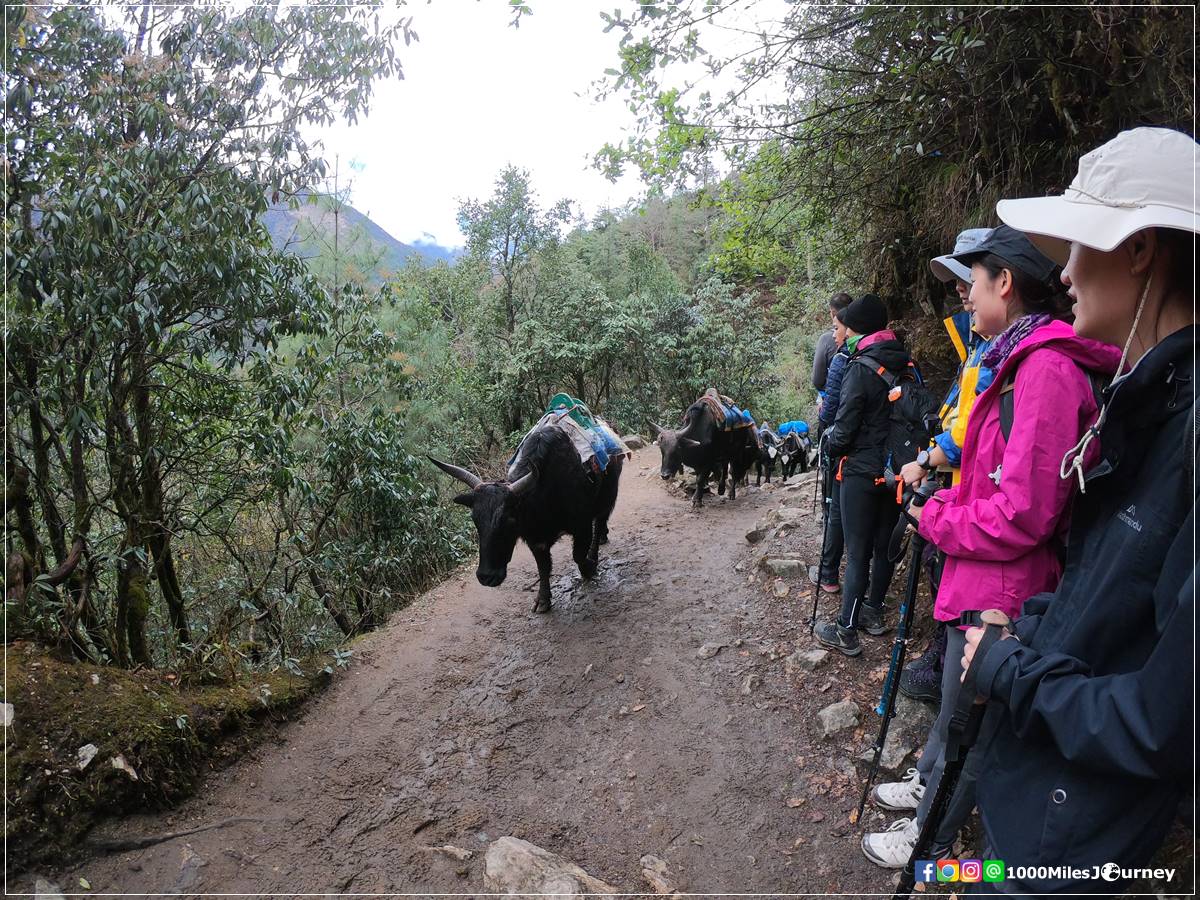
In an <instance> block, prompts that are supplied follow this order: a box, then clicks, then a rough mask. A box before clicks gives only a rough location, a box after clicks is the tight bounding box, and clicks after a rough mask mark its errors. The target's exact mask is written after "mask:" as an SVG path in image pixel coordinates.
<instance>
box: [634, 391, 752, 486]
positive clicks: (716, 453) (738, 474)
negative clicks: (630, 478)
mask: <svg viewBox="0 0 1200 900" xmlns="http://www.w3.org/2000/svg"><path fill="white" fill-rule="evenodd" d="M654 430H655V432H656V434H657V439H658V449H659V452H660V453H661V454H662V468H661V470H660V472H659V474H660V475H661V476H662V479H663V481H670V480H671V479H672V478H674V477H675V476H676V475H678V474H679V473H680V472H681V471H683V467H684V466H688V467H689V468H691V469H694V470H695V472H696V490H695V493H694V494H693V495H692V508H693V509H700V508H701V506H703V498H704V491H705V488H706V487H707V485H708V480H709V478H711V477H712V476H713V475H716V476H717V478H718V485H717V493H718V494H724V493H725V488H726V485H727V484H728V487H729V499H730V500H736V499H737V488H738V485H739V484H741V483H742V481H743V480H744V479H745V477H746V473H747V472H748V471H749V469H750V467H751V466H752V465H754V463H755V461H756V460H757V459H758V450H759V444H758V441H757V439H756V437H755V430H754V428H752V427H748V428H735V429H733V430H732V431H723V430H722V429H721V428H720V427H718V425H717V422H716V420H715V419H714V418H713V414H712V411H711V409H709V407H708V405H707V404H705V403H703V402H701V401H696V402H695V403H693V404H692V405H691V406H689V407H688V409H687V412H686V413H684V416H683V427H682V428H679V429H675V430H672V429H669V428H663V427H662V426H661V425H655V426H654Z"/></svg>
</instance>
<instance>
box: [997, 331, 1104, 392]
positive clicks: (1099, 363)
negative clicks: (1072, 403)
mask: <svg viewBox="0 0 1200 900" xmlns="http://www.w3.org/2000/svg"><path fill="white" fill-rule="evenodd" d="M1041 347H1049V348H1051V349H1052V350H1056V351H1057V352H1059V353H1061V354H1063V355H1064V356H1067V357H1069V358H1070V359H1072V360H1073V361H1074V362H1075V363H1076V364H1077V365H1078V366H1079V367H1080V368H1081V369H1084V370H1086V371H1089V372H1095V373H1097V374H1099V375H1106V376H1112V375H1114V374H1116V371H1117V363H1118V362H1120V361H1121V351H1120V349H1118V348H1117V347H1114V346H1113V345H1112V344H1104V343H1101V342H1100V341H1093V340H1092V339H1091V338H1085V337H1080V336H1079V335H1077V334H1076V333H1075V329H1074V328H1072V327H1071V326H1070V325H1068V324H1067V323H1066V322H1063V321H1061V320H1059V319H1054V320H1053V321H1050V322H1047V323H1046V324H1045V325H1042V326H1040V327H1038V328H1035V329H1034V330H1033V333H1032V334H1030V335H1029V336H1028V337H1027V338H1025V340H1023V341H1021V343H1019V344H1017V346H1016V347H1014V348H1013V351H1012V353H1010V354H1009V356H1008V359H1006V360H1004V362H1003V363H1001V364H1000V369H999V370H998V371H997V372H996V377H995V378H994V379H993V381H994V382H995V383H997V384H1003V383H1004V382H1005V380H1006V379H1007V378H1008V377H1009V376H1010V375H1011V374H1012V371H1013V369H1014V368H1016V366H1017V364H1018V363H1019V362H1020V361H1021V360H1022V359H1024V358H1025V357H1026V356H1028V355H1029V354H1030V353H1032V352H1033V351H1034V350H1037V349H1039V348H1041Z"/></svg>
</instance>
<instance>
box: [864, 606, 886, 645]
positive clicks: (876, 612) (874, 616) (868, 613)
mask: <svg viewBox="0 0 1200 900" xmlns="http://www.w3.org/2000/svg"><path fill="white" fill-rule="evenodd" d="M858 627H859V628H861V629H862V630H863V631H865V632H866V633H867V634H872V635H874V636H875V637H879V635H881V634H887V633H888V632H889V631H891V630H892V629H891V628H890V627H889V626H887V625H885V624H884V623H883V607H881V606H867V605H866V604H865V603H864V604H863V606H862V608H861V609H860V610H859V611H858Z"/></svg>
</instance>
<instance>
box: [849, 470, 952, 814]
mask: <svg viewBox="0 0 1200 900" xmlns="http://www.w3.org/2000/svg"><path fill="white" fill-rule="evenodd" d="M926 485H929V487H928V488H926ZM933 489H934V486H933V485H930V483H929V482H925V484H923V485H921V487H920V488H919V489H917V490H916V491H909V492H908V498H907V502H906V507H907V505H910V504H911V505H915V506H924V505H925V501H926V500H928V499H929V497H930V496H932V494H933ZM915 522H916V519H914V518H912V517H911V516H910V515H909V513H908V509H907V508H904V509H903V510H902V512H901V516H900V521H898V522H897V523H896V527H895V528H894V529H893V530H892V540H891V543H890V544H889V546H888V560H889V561H890V562H893V563H895V562H897V561H898V560H899V559H900V557H901V556H902V555H903V554H904V533H905V531H907V530H908V526H909V525H910V524H913V523H915ZM909 543H910V545H911V548H912V551H911V553H910V555H909V559H908V584H907V586H906V588H905V591H904V603H903V604H901V606H900V622H899V624H898V625H897V626H896V639H895V641H893V642H892V660H891V663H890V664H889V665H888V671H887V677H886V678H885V679H884V680H883V691H882V692H881V693H880V695H879V704H878V705H877V706H876V707H875V714H876V715H877V716H882V717H883V721H881V722H880V723H879V736H878V737H876V738H875V745H874V746H873V747H872V748H871V750H872V753H873V755H872V757H871V769H870V771H869V772H867V780H866V783H865V784H863V790H862V797H860V798H859V801H858V813H857V814H856V815H855V817H854V821H856V822H858V821H860V820H861V819H862V814H863V809H865V808H866V805H867V796H868V795H869V794H870V793H871V785H872V784H873V783H874V782H875V776H876V775H878V774H879V760H880V758H881V757H882V756H883V746H884V743H885V742H886V741H887V733H888V728H889V727H890V726H891V724H892V717H893V716H894V715H895V714H896V693H897V691H898V690H899V688H900V673H901V670H902V669H903V668H904V658H905V656H906V655H907V653H908V633H909V631H910V630H911V629H912V618H913V610H914V609H915V608H916V605H917V589H918V588H919V587H920V584H921V554H922V553H923V552H924V550H925V543H926V542H925V539H924V538H923V537H921V535H920V534H918V533H916V532H914V533H913V536H912V539H911V540H910V542H909Z"/></svg>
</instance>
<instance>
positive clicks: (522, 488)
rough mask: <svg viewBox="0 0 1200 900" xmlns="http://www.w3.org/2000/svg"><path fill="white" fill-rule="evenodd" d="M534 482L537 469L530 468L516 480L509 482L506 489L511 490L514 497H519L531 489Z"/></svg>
mask: <svg viewBox="0 0 1200 900" xmlns="http://www.w3.org/2000/svg"><path fill="white" fill-rule="evenodd" d="M535 484H537V469H530V470H529V471H528V472H526V473H525V474H524V475H522V476H521V477H520V478H518V479H517V480H516V481H513V482H510V483H509V485H508V489H509V490H510V491H512V494H513V496H514V497H520V496H521V495H522V494H528V493H529V492H530V491H531V490H533V486H534V485H535Z"/></svg>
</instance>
